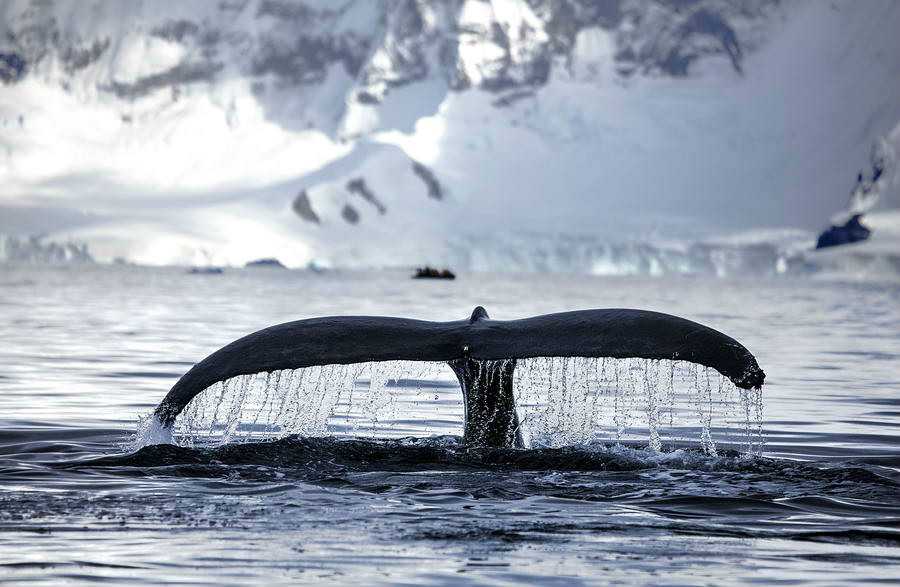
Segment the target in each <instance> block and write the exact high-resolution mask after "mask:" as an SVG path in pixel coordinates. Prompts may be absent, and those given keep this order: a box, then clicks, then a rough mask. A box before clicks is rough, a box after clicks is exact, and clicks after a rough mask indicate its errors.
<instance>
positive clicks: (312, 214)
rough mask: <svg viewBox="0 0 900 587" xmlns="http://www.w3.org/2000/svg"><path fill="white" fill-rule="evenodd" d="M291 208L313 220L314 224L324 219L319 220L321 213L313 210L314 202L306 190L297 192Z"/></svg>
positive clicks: (308, 220)
mask: <svg viewBox="0 0 900 587" xmlns="http://www.w3.org/2000/svg"><path fill="white" fill-rule="evenodd" d="M291 209H293V210H294V212H295V213H296V214H297V215H298V216H300V218H302V219H304V220H306V221H307V222H312V223H313V224H321V223H322V221H321V220H319V215H318V214H316V211H315V210H313V207H312V202H310V201H309V195H308V194H307V193H306V190H303V191H301V192H300V193H299V194H297V197H296V198H294V201H293V202H292V203H291Z"/></svg>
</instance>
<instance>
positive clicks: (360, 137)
mask: <svg viewBox="0 0 900 587" xmlns="http://www.w3.org/2000/svg"><path fill="white" fill-rule="evenodd" d="M0 17H2V18H0V181H2V182H3V185H4V188H5V189H4V190H3V194H0V233H4V232H5V233H16V232H18V233H20V234H35V233H39V234H48V235H49V237H50V238H54V239H58V240H60V241H68V240H73V241H80V242H86V243H88V244H89V246H90V251H91V253H92V254H93V255H94V256H95V257H96V258H98V259H100V260H111V259H113V258H125V259H128V260H131V261H135V262H142V263H188V264H203V265H206V264H235V265H237V264H243V263H244V262H246V261H248V260H251V259H255V258H261V257H277V258H279V259H281V260H282V261H283V262H284V263H286V264H288V265H291V266H302V265H306V264H307V263H309V262H310V261H313V262H315V263H318V264H324V265H329V266H396V265H404V264H419V263H425V262H431V263H440V262H446V263H451V264H454V266H457V267H462V268H466V267H469V268H476V269H487V270H494V269H498V268H499V269H513V270H515V269H527V270H546V269H551V270H565V271H590V272H595V273H609V272H613V273H616V272H618V273H622V272H625V273H635V272H637V273H656V272H701V273H711V274H722V273H723V272H724V273H734V272H738V273H739V272H743V271H751V270H753V271H756V270H757V269H758V270H759V271H761V272H763V273H766V272H771V271H777V270H778V267H782V268H783V267H784V265H785V263H786V261H785V259H786V258H789V257H790V254H788V253H786V252H785V251H788V249H790V248H791V247H793V246H794V245H791V247H788V248H787V249H786V248H785V246H784V244H783V242H782V241H783V240H784V238H783V235H786V234H787V235H795V236H796V235H797V234H802V237H801V236H797V237H796V238H794V237H791V239H789V240H791V242H794V241H796V242H800V241H803V242H805V240H804V239H808V238H809V233H806V232H804V233H797V231H796V230H792V229H796V228H799V229H805V230H806V231H815V230H818V229H819V228H820V227H821V226H822V225H824V224H825V223H826V222H827V219H828V217H829V216H830V215H831V214H832V213H833V212H834V211H835V210H837V209H838V208H840V207H841V205H842V204H843V200H844V199H845V197H846V194H847V190H848V189H849V184H850V183H851V182H850V181H849V180H850V179H851V178H852V174H853V173H854V172H855V170H856V169H857V168H859V167H860V165H862V164H863V163H864V162H865V159H866V157H867V155H868V151H869V149H870V147H871V145H872V143H873V141H875V140H877V138H878V137H880V136H882V135H884V134H886V133H887V131H888V130H890V128H891V127H892V126H893V125H895V124H896V122H897V120H900V88H897V84H896V79H897V73H898V72H900V41H898V39H897V35H896V34H895V31H896V28H897V27H896V25H897V24H900V7H898V5H897V4H896V2H892V1H890V0H885V1H883V2H882V1H876V0H873V1H871V2H867V3H858V2H840V3H828V2H820V1H818V0H806V1H804V2H795V3H790V4H786V5H785V4H781V3H778V2H774V1H772V2H756V1H754V2H748V1H744V0H682V1H674V0H621V1H618V0H610V1H598V2H588V1H585V0H527V1H526V0H491V1H485V0H447V1H440V2H437V1H436V2H425V1H417V0H404V1H394V0H378V1H370V0H357V1H344V2H333V1H318V2H314V1H302V2H282V1H274V0H227V1H223V2H218V3H207V2H183V1H174V0H173V1H166V0H154V1H153V2H140V1H138V0H85V1H81V2H65V1H55V2H54V1H48V0H32V1H22V0H12V1H8V2H4V3H3V4H2V5H0ZM888 191H889V192H890V193H888V194H886V195H884V196H883V201H884V202H887V203H888V207H889V208H890V207H896V206H900V197H898V196H897V186H896V183H894V184H892V185H891V187H890V189H889V190H888ZM23 207H27V208H28V209H29V210H42V211H44V213H36V214H27V215H24V216H23V214H21V213H12V212H10V211H11V210H13V209H16V210H18V209H21V208H23ZM23 217H27V219H28V220H27V222H23V221H22V218H23ZM759 228H771V229H777V230H774V231H772V232H771V234H777V235H782V236H778V237H777V238H774V237H773V240H771V241H766V242H762V243H760V242H753V243H751V244H749V245H747V244H741V245H734V244H722V243H723V239H725V238H726V237H728V236H729V235H730V234H732V233H735V232H744V231H748V230H751V229H759ZM751 240H752V239H751ZM665 243H675V244H665ZM710 243H712V244H710ZM748 247H749V248H748ZM786 255H787V257H786ZM736 259H740V260H736ZM762 259H765V260H764V261H763V260H762ZM761 267H764V268H761Z"/></svg>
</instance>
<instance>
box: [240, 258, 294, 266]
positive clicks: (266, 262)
mask: <svg viewBox="0 0 900 587" xmlns="http://www.w3.org/2000/svg"><path fill="white" fill-rule="evenodd" d="M244 267H273V268H275V269H287V267H285V266H284V265H282V264H281V261H279V260H278V259H275V258H272V257H270V258H267V259H257V260H256V261H250V262H249V263H247V264H246V265H244Z"/></svg>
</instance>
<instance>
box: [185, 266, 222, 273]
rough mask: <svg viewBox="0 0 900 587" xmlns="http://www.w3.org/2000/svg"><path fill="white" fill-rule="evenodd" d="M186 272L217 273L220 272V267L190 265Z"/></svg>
mask: <svg viewBox="0 0 900 587" xmlns="http://www.w3.org/2000/svg"><path fill="white" fill-rule="evenodd" d="M188 273H190V274H192V275H218V274H220V273H222V268H221V267H191V269H190V271H188Z"/></svg>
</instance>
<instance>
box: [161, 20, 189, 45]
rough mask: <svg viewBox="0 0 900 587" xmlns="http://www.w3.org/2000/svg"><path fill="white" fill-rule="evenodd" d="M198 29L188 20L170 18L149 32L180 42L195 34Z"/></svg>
mask: <svg viewBox="0 0 900 587" xmlns="http://www.w3.org/2000/svg"><path fill="white" fill-rule="evenodd" d="M199 30H200V27H198V26H197V25H196V24H195V23H193V22H191V21H189V20H170V21H168V22H167V23H165V24H164V25H162V26H159V27H157V28H155V29H153V30H152V31H151V34H152V35H154V36H157V37H159V38H161V39H165V40H167V41H177V42H179V43H180V42H182V41H184V40H185V39H186V38H187V37H191V36H194V35H196V34H197V32H198V31H199Z"/></svg>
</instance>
